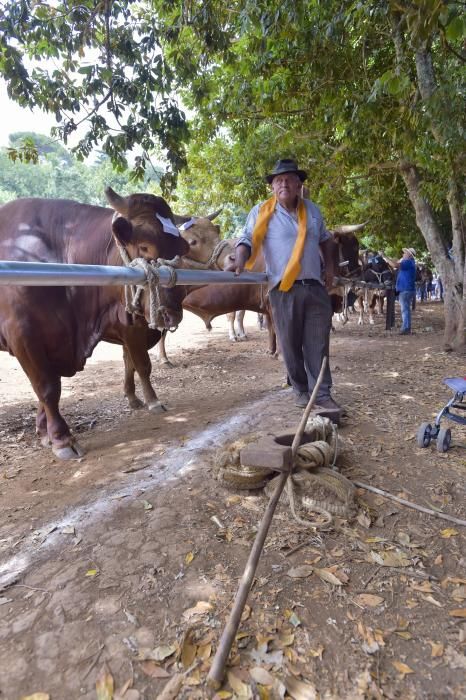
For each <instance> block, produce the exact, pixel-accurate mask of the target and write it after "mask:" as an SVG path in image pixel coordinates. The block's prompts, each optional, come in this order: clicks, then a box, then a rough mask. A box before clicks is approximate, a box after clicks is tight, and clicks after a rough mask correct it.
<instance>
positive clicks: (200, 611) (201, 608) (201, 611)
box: [183, 600, 213, 620]
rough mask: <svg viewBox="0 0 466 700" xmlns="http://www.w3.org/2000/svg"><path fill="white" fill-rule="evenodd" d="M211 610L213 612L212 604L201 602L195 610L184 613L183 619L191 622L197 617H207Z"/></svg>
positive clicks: (191, 609) (190, 609) (189, 609)
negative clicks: (191, 619)
mask: <svg viewBox="0 0 466 700" xmlns="http://www.w3.org/2000/svg"><path fill="white" fill-rule="evenodd" d="M211 610H213V606H212V605H211V603H208V602H207V601H205V600H199V601H198V602H197V603H196V605H195V606H194V607H193V608H188V609H187V610H185V611H184V613H183V617H184V618H185V620H189V619H190V618H191V617H194V616H195V615H205V614H206V613H208V612H210V611H211Z"/></svg>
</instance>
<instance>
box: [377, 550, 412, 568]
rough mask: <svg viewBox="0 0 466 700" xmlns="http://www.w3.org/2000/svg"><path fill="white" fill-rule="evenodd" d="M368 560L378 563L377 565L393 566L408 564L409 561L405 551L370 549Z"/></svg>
mask: <svg viewBox="0 0 466 700" xmlns="http://www.w3.org/2000/svg"><path fill="white" fill-rule="evenodd" d="M369 561H370V562H371V563H372V562H375V563H376V564H379V566H392V567H394V568H398V567H403V566H410V564H411V561H410V560H409V559H408V557H407V556H406V553H405V552H396V551H392V550H390V551H388V552H374V551H373V550H371V551H370V552H369Z"/></svg>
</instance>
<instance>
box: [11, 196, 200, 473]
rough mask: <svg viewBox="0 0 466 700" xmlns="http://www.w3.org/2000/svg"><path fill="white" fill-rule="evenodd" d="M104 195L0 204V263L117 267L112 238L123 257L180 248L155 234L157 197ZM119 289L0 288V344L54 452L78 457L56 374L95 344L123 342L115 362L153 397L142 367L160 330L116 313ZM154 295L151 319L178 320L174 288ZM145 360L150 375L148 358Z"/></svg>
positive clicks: (161, 210)
mask: <svg viewBox="0 0 466 700" xmlns="http://www.w3.org/2000/svg"><path fill="white" fill-rule="evenodd" d="M107 199H108V201H109V203H110V205H111V206H112V209H108V208H104V207H95V206H89V205H85V204H79V203H77V202H72V201H68V200H46V199H20V200H16V201H14V202H10V203H9V204H5V205H4V206H3V207H1V208H0V259H3V260H19V261H21V260H24V261H36V262H60V263H83V264H104V265H120V264H121V258H120V253H119V252H118V250H117V246H116V243H115V238H116V239H118V241H119V243H120V245H121V246H123V247H124V248H125V250H126V252H127V254H128V255H129V257H130V258H131V259H134V258H136V257H142V258H145V259H147V260H154V259H155V260H156V259H157V258H159V257H160V258H165V259H171V258H173V257H174V256H176V255H185V254H186V253H187V252H188V250H189V246H188V244H187V243H186V241H185V240H184V239H183V238H181V237H179V236H178V237H176V236H173V235H171V234H169V233H165V232H164V230H163V227H162V224H161V223H160V221H159V219H158V218H157V215H160V216H162V217H164V218H169V219H171V220H172V221H173V220H174V218H173V214H172V212H171V209H170V207H169V206H168V204H167V203H166V202H165V200H163V199H162V198H161V197H155V196H154V195H150V194H133V195H130V196H129V197H125V198H123V197H120V196H119V195H117V194H116V193H115V192H113V191H112V190H111V189H109V190H107ZM115 212H116V213H117V215H118V216H115ZM112 218H114V221H113V223H112ZM112 232H113V235H112ZM123 292H124V290H123V288H122V287H116V286H115V287H21V286H12V287H9V288H6V287H4V288H3V290H2V294H1V296H0V349H1V350H7V351H8V352H9V353H10V354H11V355H14V356H15V357H16V358H17V359H18V361H19V363H20V364H21V366H22V368H23V370H24V372H25V373H26V374H27V376H28V378H29V380H30V382H31V384H32V387H33V389H34V391H35V393H36V395H37V397H38V399H39V408H38V413H37V418H36V430H37V433H38V435H39V436H40V438H41V441H42V443H43V444H51V445H52V449H53V451H54V453H55V454H56V455H57V456H58V457H60V458H63V459H72V458H76V457H78V456H80V455H81V454H82V450H81V448H80V447H79V445H78V444H77V442H76V441H75V439H74V438H73V436H72V435H71V433H70V429H69V427H68V425H67V423H66V421H65V420H64V418H63V417H62V415H61V414H60V411H59V401H60V394H61V377H63V376H64V377H71V376H73V375H74V374H75V373H76V372H78V371H80V370H82V369H83V368H84V365H85V363H86V359H87V358H88V357H90V355H91V354H92V351H93V349H94V348H95V346H96V345H97V343H98V342H99V340H109V341H110V342H116V343H120V344H122V345H123V346H124V354H125V361H126V362H127V363H130V364H131V366H133V367H135V368H136V371H137V372H138V374H140V376H141V379H142V381H143V383H144V381H145V380H146V379H147V382H148V383H147V385H146V386H145V387H144V390H145V392H147V398H149V399H150V400H152V401H155V402H156V403H159V402H158V400H157V396H156V395H155V392H154V390H153V388H152V386H151V385H150V382H149V381H148V379H149V377H148V367H147V364H146V365H145V364H144V363H147V360H148V354H147V347H150V346H151V345H153V344H154V343H155V342H157V340H158V339H159V338H160V334H161V331H160V330H158V329H150V328H149V327H148V325H147V322H146V320H145V318H144V317H141V318H137V317H133V315H131V314H128V313H127V312H126V311H125V306H124V303H122V301H123V299H124V293H123ZM160 293H161V299H160V301H161V304H162V306H161V308H160V309H159V313H158V318H157V325H158V326H160V328H164V327H166V328H170V327H174V326H176V325H178V324H179V322H180V321H181V318H182V308H181V301H182V296H183V292H182V290H181V288H180V287H175V288H173V289H163V288H161V289H160ZM147 296H148V295H146V294H144V301H145V303H146V297H147ZM146 305H147V304H146ZM146 313H147V312H146ZM148 365H149V374H150V361H149V363H148Z"/></svg>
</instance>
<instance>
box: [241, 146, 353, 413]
mask: <svg viewBox="0 0 466 700" xmlns="http://www.w3.org/2000/svg"><path fill="white" fill-rule="evenodd" d="M306 178H307V174H306V173H305V172H304V171H303V170H299V168H298V166H297V164H296V162H295V161H294V160H290V159H283V160H279V161H277V163H276V164H275V167H274V169H273V171H272V172H271V173H270V174H268V175H266V178H265V179H266V181H267V182H268V183H269V184H270V185H271V189H272V193H273V194H272V197H271V198H270V199H268V200H267V201H266V202H263V203H261V204H258V205H256V206H255V207H253V209H251V211H250V213H249V216H248V219H247V221H246V226H245V228H244V232H243V235H242V237H241V238H240V240H239V241H238V244H237V247H236V253H235V262H234V263H232V265H231V266H230V268H229V269H230V270H232V271H234V272H235V273H236V274H237V275H238V274H240V273H241V272H243V270H244V268H245V267H246V269H248V268H251V267H252V265H253V264H254V261H255V259H256V256H257V254H258V252H259V250H260V249H261V248H263V252H264V258H265V264H266V272H267V275H268V280H269V290H270V291H269V298H270V303H271V306H272V312H273V319H274V323H275V327H276V331H277V336H278V340H279V343H280V349H281V351H282V354H283V359H284V360H285V364H286V368H287V371H288V378H289V382H290V384H291V386H292V388H293V395H294V399H295V404H296V405H297V406H301V407H304V406H306V405H307V403H308V401H309V393H310V392H312V390H313V388H314V386H315V383H316V380H317V376H318V374H319V371H320V367H321V364H322V359H323V357H324V356H327V358H328V355H329V339H330V329H331V318H332V308H331V303H330V297H329V295H328V293H327V291H326V289H325V287H324V286H323V284H322V282H321V256H320V252H321V253H322V258H323V263H324V269H325V280H326V285H327V287H328V288H330V287H331V286H333V278H334V276H335V270H334V262H333V257H332V246H333V242H332V240H331V236H330V234H329V233H328V231H327V230H326V228H325V225H324V221H323V219H322V215H321V213H320V211H319V209H318V207H317V206H316V205H315V204H314V203H313V202H311V201H310V200H309V199H303V198H302V197H301V192H302V187H303V182H304V181H305V180H306ZM331 386H332V376H331V372H330V367H329V364H328V363H327V368H326V370H325V374H324V378H323V381H322V384H321V386H320V390H319V394H318V396H317V404H318V406H317V408H319V407H320V408H322V409H325V415H329V416H331V417H332V419H333V420H334V421H335V422H339V419H340V417H341V413H342V409H341V407H340V406H339V405H338V404H337V403H336V402H335V401H334V400H333V399H332V397H331V395H330V389H331Z"/></svg>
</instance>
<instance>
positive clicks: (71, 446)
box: [28, 373, 84, 459]
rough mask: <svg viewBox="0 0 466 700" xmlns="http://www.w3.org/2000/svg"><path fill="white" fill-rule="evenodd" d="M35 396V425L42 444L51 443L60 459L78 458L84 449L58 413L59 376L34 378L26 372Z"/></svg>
mask: <svg viewBox="0 0 466 700" xmlns="http://www.w3.org/2000/svg"><path fill="white" fill-rule="evenodd" d="M28 376H29V379H30V381H31V384H32V388H33V389H34V391H35V393H36V394H37V397H38V399H39V409H38V412H37V417H36V427H37V430H38V433H39V435H40V437H41V443H42V444H43V445H44V446H47V445H51V446H52V451H53V453H54V454H55V455H56V456H57V457H59V458H60V459H79V458H80V457H82V456H83V455H84V450H83V449H82V448H81V447H80V445H79V444H78V442H77V441H76V440H75V439H74V438H73V436H72V435H71V433H70V429H69V427H68V424H67V423H66V421H65V419H64V418H63V416H62V415H61V413H60V410H59V403H60V395H61V379H60V377H53V376H52V378H50V377H47V379H45V381H44V379H42V377H41V378H36V377H34V376H32V373H28Z"/></svg>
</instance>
